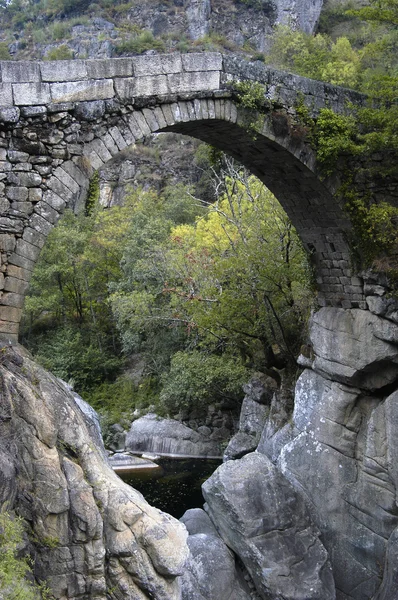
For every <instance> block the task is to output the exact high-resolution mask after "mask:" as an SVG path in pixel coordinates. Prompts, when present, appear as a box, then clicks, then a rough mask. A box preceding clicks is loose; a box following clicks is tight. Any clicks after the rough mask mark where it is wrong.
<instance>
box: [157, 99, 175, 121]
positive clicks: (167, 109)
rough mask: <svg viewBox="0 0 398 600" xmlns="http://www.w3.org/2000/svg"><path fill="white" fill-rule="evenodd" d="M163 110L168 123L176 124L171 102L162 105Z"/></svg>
mask: <svg viewBox="0 0 398 600" xmlns="http://www.w3.org/2000/svg"><path fill="white" fill-rule="evenodd" d="M160 108H161V111H162V113H163V116H164V120H165V121H166V124H167V125H174V116H173V113H172V112H171V108H170V105H169V104H163V106H161V107H160Z"/></svg>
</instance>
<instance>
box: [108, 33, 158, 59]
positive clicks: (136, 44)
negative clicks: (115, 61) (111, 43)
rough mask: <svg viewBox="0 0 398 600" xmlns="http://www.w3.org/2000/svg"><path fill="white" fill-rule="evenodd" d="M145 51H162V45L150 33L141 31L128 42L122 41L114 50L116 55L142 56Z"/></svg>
mask: <svg viewBox="0 0 398 600" xmlns="http://www.w3.org/2000/svg"><path fill="white" fill-rule="evenodd" d="M146 50H158V51H159V52H162V51H164V43H163V42H162V41H161V40H157V39H156V38H155V37H154V35H153V33H152V32H151V31H143V32H141V33H140V34H139V35H135V36H133V37H131V38H130V39H128V40H124V41H123V42H121V43H120V44H118V45H117V46H116V48H115V52H116V54H118V55H120V54H129V53H132V54H142V53H143V52H146Z"/></svg>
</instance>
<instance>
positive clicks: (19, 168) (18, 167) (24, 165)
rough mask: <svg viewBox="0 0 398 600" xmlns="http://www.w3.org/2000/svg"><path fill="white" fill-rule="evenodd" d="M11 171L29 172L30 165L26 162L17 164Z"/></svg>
mask: <svg viewBox="0 0 398 600" xmlns="http://www.w3.org/2000/svg"><path fill="white" fill-rule="evenodd" d="M12 170H13V171H31V170H32V165H31V164H30V163H27V162H23V163H17V164H15V165H14V166H13V167H12Z"/></svg>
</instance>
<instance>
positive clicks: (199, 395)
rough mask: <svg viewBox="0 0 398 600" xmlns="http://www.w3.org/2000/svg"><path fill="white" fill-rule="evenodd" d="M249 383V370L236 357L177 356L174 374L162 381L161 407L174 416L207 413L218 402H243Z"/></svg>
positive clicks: (195, 354) (171, 373)
mask: <svg viewBox="0 0 398 600" xmlns="http://www.w3.org/2000/svg"><path fill="white" fill-rule="evenodd" d="M248 379H249V371H248V369H246V367H244V366H243V365H242V364H241V363H240V360H239V359H237V358H235V357H228V356H225V355H223V356H217V355H212V354H204V353H201V352H197V351H194V352H177V353H176V354H174V356H173V358H172V360H171V366H170V371H169V372H168V373H167V374H165V375H164V376H163V377H162V383H163V389H162V391H161V392H160V403H161V405H163V406H164V407H165V408H166V409H167V411H168V412H169V413H170V414H172V415H175V414H177V413H178V412H179V411H180V410H181V409H188V410H192V409H195V410H198V409H203V412H206V409H207V406H208V405H209V404H213V403H214V402H220V401H222V400H228V401H232V402H236V403H238V402H240V401H241V400H242V399H243V391H242V386H243V384H244V383H245V382H246V381H247V380H248Z"/></svg>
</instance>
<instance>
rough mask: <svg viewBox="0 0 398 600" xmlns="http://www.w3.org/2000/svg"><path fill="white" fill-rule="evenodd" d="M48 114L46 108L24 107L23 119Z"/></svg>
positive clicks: (22, 111) (22, 109)
mask: <svg viewBox="0 0 398 600" xmlns="http://www.w3.org/2000/svg"><path fill="white" fill-rule="evenodd" d="M45 114H47V107H46V106H22V108H21V115H22V116H23V117H38V116H41V115H45Z"/></svg>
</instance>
